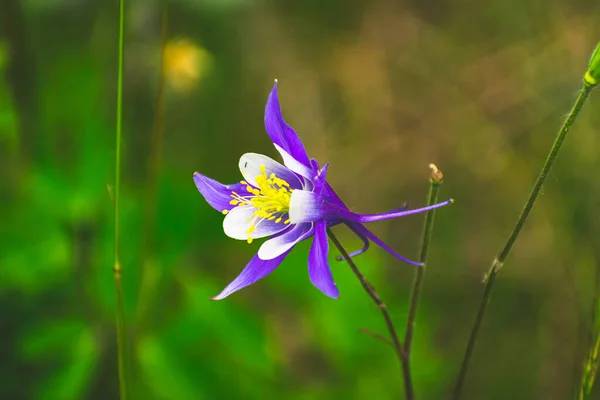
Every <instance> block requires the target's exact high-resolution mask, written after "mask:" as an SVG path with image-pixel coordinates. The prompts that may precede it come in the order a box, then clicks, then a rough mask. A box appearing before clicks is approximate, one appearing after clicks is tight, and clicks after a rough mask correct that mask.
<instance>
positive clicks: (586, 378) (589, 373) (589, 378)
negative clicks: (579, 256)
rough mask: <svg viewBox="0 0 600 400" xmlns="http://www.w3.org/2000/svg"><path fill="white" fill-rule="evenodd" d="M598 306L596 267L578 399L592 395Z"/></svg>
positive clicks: (599, 340)
mask: <svg viewBox="0 0 600 400" xmlns="http://www.w3.org/2000/svg"><path fill="white" fill-rule="evenodd" d="M599 307H600V267H599V268H596V286H595V288H594V302H593V305H592V323H591V327H592V332H591V335H590V339H591V340H590V342H591V343H590V350H589V352H588V354H587V357H586V360H585V364H584V365H583V372H582V374H581V384H580V385H579V388H578V397H577V398H578V399H579V400H588V399H590V398H591V397H590V396H591V395H592V388H593V387H594V381H595V380H596V373H597V372H598V361H599V360H598V356H599V353H600V330H599V329H598V328H599V326H600V323H599V321H598V308H599Z"/></svg>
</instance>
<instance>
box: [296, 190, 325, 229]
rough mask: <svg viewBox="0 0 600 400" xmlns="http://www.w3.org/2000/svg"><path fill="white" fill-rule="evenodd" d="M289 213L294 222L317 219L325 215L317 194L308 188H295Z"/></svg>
mask: <svg viewBox="0 0 600 400" xmlns="http://www.w3.org/2000/svg"><path fill="white" fill-rule="evenodd" d="M289 214H290V222H291V223H292V224H298V223H301V222H311V221H316V220H318V219H320V218H322V216H323V213H322V212H321V208H320V207H319V203H318V197H317V195H316V194H315V193H314V192H309V191H308V190H294V191H293V192H292V197H291V198H290V212H289Z"/></svg>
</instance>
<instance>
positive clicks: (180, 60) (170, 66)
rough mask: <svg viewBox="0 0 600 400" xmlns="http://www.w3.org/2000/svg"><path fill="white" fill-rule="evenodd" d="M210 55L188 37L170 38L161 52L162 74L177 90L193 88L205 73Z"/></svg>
mask: <svg viewBox="0 0 600 400" xmlns="http://www.w3.org/2000/svg"><path fill="white" fill-rule="evenodd" d="M211 64H212V60H211V55H210V53H208V51H206V50H205V49H203V48H202V47H200V46H198V45H196V44H195V43H193V42H192V41H190V40H188V39H176V40H171V41H170V42H168V43H167V44H166V45H165V48H164V53H163V74H164V76H165V79H166V80H167V82H168V84H169V85H170V86H171V87H172V88H173V89H175V90H176V91H179V92H187V91H190V90H191V89H193V88H194V87H195V86H196V85H197V84H198V83H199V82H200V81H201V80H202V78H203V77H204V76H206V75H207V73H208V71H209V70H210V66H211Z"/></svg>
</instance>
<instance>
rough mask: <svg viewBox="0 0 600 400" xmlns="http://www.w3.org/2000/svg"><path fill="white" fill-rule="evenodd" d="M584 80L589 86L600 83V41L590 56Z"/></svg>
mask: <svg viewBox="0 0 600 400" xmlns="http://www.w3.org/2000/svg"><path fill="white" fill-rule="evenodd" d="M583 80H584V82H585V83H586V84H587V85H589V86H596V85H597V84H598V83H600V43H598V45H597V46H596V50H594V53H593V54H592V57H591V58H590V64H589V65H588V70H587V72H586V73H585V77H584V78H583Z"/></svg>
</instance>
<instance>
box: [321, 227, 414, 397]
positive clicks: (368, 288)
mask: <svg viewBox="0 0 600 400" xmlns="http://www.w3.org/2000/svg"><path fill="white" fill-rule="evenodd" d="M327 235H328V236H329V238H330V239H331V241H332V242H333V244H334V245H335V247H337V249H338V250H339V251H340V253H341V254H342V256H343V257H344V260H345V261H346V262H347V263H348V265H349V266H350V268H351V269H352V272H354V275H356V277H357V278H358V280H359V281H360V284H361V285H362V287H363V289H365V292H367V294H368V295H369V297H371V299H372V300H373V302H374V303H375V305H376V306H377V308H378V309H379V310H380V311H381V314H382V315H383V319H384V320H385V324H386V326H387V329H388V331H389V333H390V336H391V338H392V341H391V344H392V346H393V347H394V350H395V352H396V355H397V356H398V359H399V360H400V364H401V366H402V376H403V379H404V393H405V395H406V400H414V398H415V395H414V389H413V384H412V377H411V374H410V365H409V363H408V358H407V357H406V354H405V352H404V349H403V347H402V344H401V343H400V338H399V336H398V332H397V331H396V327H395V326H394V323H393V322H392V318H391V316H390V313H389V312H388V309H387V306H386V305H385V303H384V302H383V301H382V300H381V298H380V297H379V295H378V294H377V292H376V291H375V288H374V287H373V285H371V284H370V283H369V281H368V280H367V278H365V276H364V275H363V274H362V272H360V270H359V269H358V267H357V266H356V264H355V263H354V261H353V260H352V257H350V255H349V254H348V252H347V251H346V249H345V248H344V246H342V244H341V243H340V241H339V240H338V238H337V237H336V236H335V235H334V234H333V232H332V231H331V230H330V229H327Z"/></svg>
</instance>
